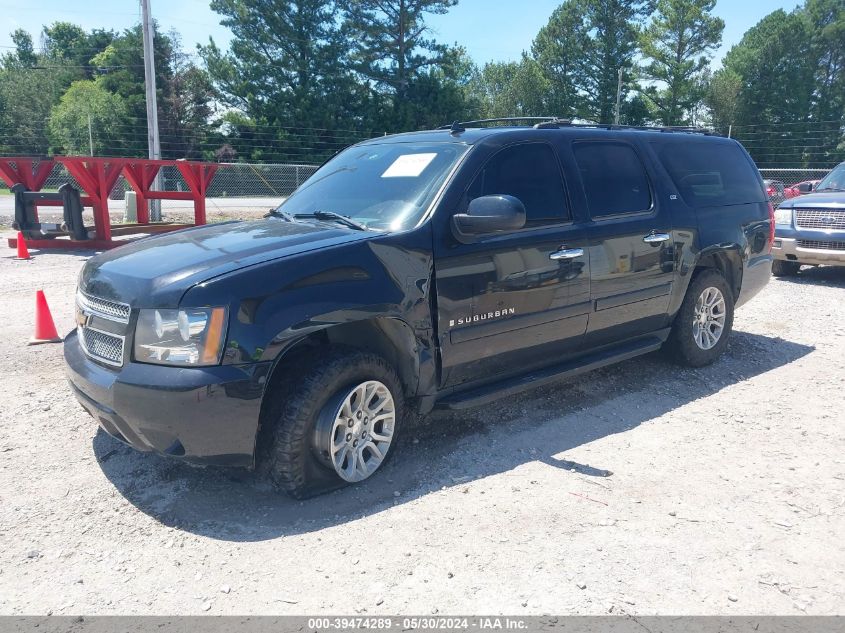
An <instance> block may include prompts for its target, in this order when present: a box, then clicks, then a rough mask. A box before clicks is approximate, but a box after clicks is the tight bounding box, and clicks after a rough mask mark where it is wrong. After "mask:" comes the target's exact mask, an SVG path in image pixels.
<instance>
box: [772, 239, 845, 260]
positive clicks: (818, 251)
mask: <svg viewBox="0 0 845 633" xmlns="http://www.w3.org/2000/svg"><path fill="white" fill-rule="evenodd" d="M808 239H812V240H818V239H819V238H818V237H817V236H816V235H814V236H813V237H811V238H808ZM827 239H828V240H833V238H830V237H828V238H827ZM842 241H843V242H845V237H843V238H842ZM772 255H774V258H775V259H780V260H784V261H793V262H798V263H800V264H811V265H816V266H823V265H830V266H845V250H832V249H830V250H829V249H822V248H804V247H801V246H798V239H796V238H793V237H780V236H777V235H776V236H775V243H774V245H773V246H772Z"/></svg>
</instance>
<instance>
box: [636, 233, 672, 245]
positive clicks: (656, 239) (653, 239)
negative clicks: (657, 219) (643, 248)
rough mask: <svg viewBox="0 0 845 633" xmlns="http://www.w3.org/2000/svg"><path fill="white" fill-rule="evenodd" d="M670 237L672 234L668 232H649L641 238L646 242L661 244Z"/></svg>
mask: <svg viewBox="0 0 845 633" xmlns="http://www.w3.org/2000/svg"><path fill="white" fill-rule="evenodd" d="M671 239H672V236H671V235H669V234H668V233H649V234H648V235H646V236H645V237H644V238H643V242H645V243H646V244H661V243H663V242H668V241H669V240H671Z"/></svg>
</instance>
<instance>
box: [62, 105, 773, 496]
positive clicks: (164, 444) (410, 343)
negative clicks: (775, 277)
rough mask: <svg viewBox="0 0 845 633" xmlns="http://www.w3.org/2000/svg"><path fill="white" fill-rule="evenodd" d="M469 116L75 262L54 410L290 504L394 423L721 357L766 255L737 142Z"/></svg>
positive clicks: (350, 464) (342, 474)
mask: <svg viewBox="0 0 845 633" xmlns="http://www.w3.org/2000/svg"><path fill="white" fill-rule="evenodd" d="M503 122H505V123H507V122H509V121H503ZM485 125H486V122H469V123H465V124H455V125H453V126H452V127H451V128H449V129H442V130H433V131H427V132H419V133H411V134H400V135H396V136H389V137H384V138H378V139H374V140H370V141H366V142H363V143H360V144H358V145H355V146H353V147H351V148H349V149H347V150H345V151H344V152H342V153H340V154H339V155H338V156H336V157H335V158H333V159H332V160H330V161H329V162H328V163H327V164H326V165H324V166H323V167H322V168H321V169H320V170H319V171H317V173H316V174H315V175H314V176H312V177H311V178H310V179H309V180H308V181H306V182H305V183H304V184H303V185H302V186H301V187H300V188H299V189H298V190H297V191H296V192H295V193H294V194H293V195H292V196H291V197H290V198H289V199H288V200H287V201H285V202H284V203H283V204H282V205H281V206H280V207H279V208H278V209H277V210H276V211H275V212H274V214H273V216H274V217H270V218H267V219H265V220H262V221H253V222H228V223H222V224H215V225H210V226H205V227H197V228H191V229H187V230H184V231H181V232H174V233H169V234H165V235H161V236H159V237H153V238H149V239H144V240H141V241H138V242H136V243H134V244H130V245H127V246H123V247H121V248H118V249H115V250H113V251H108V252H105V253H102V254H100V255H97V256H95V257H93V258H91V259H90V260H89V261H88V262H87V263H86V264H85V266H84V268H83V270H82V273H81V275H80V278H79V289H78V294H77V321H78V328H77V329H76V331H75V332H73V333H71V334H70V335H69V336H68V337H67V339H66V340H65V344H64V355H65V361H66V364H67V370H68V376H69V378H70V384H71V387H72V389H73V392H74V393H75V394H76V397H77V398H78V399H79V401H80V402H81V403H82V405H83V407H85V408H86V409H87V410H88V411H89V412H90V413H91V415H92V416H93V417H94V418H95V419H96V420H97V421H98V422H99V424H100V426H101V427H102V428H103V429H104V430H105V431H106V432H107V433H109V434H110V435H112V436H113V437H116V438H117V439H119V440H121V441H123V442H126V443H127V444H129V445H131V446H133V447H135V448H137V449H138V450H141V451H155V452H158V453H161V454H164V455H171V456H177V457H181V458H184V459H187V460H191V461H194V462H200V463H216V464H227V465H236V466H253V465H255V464H256V463H258V464H259V465H261V466H262V469H264V470H266V472H267V473H268V474H269V475H270V477H271V478H272V480H273V481H274V482H275V484H276V485H277V486H278V487H279V488H280V489H282V490H284V491H287V492H288V493H290V494H291V495H293V496H295V497H300V498H301V497H306V496H309V495H312V494H315V493H318V492H322V491H325V490H329V489H333V488H336V487H339V486H341V485H345V484H347V483H353V482H358V481H361V480H364V479H367V478H368V477H370V476H371V475H372V474H373V473H374V472H376V471H377V470H378V469H379V467H380V466H381V465H382V464H383V463H384V461H385V459H387V458H388V457H389V456H390V455H392V454H393V453H394V452H395V449H394V447H395V445H396V441H397V438H398V437H399V434H400V433H401V431H402V429H403V426H405V424H407V422H408V416H409V415H412V414H426V413H428V412H430V411H431V410H432V409H434V408H435V407H437V408H446V409H464V408H466V407H472V406H479V405H485V404H487V403H489V402H491V401H492V400H493V399H495V398H499V397H503V396H509V395H512V394H514V393H516V392H518V391H520V390H523V389H527V388H530V387H536V386H539V385H543V384H546V383H549V382H550V381H553V380H556V379H558V378H561V377H565V376H572V375H574V374H577V373H581V372H584V371H587V370H590V369H593V368H596V367H601V366H604V365H608V364H610V363H615V362H617V361H621V360H625V359H629V358H632V357H635V356H639V355H641V354H646V353H649V352H653V351H655V350H658V349H660V348H666V350H667V351H668V352H669V353H670V354H671V355H672V356H673V357H674V358H675V359H677V360H678V361H679V362H681V363H683V364H686V365H688V366H692V367H700V366H702V365H706V364H708V363H712V362H713V361H715V360H716V359H717V358H718V357H719V356H720V355H721V354H722V352H724V350H725V347H726V345H727V343H728V337H729V335H730V332H731V328H732V324H733V317H734V309H735V308H736V307H739V306H741V305H743V304H744V303H746V302H747V301H748V300H749V299H751V298H752V297H753V296H754V295H755V294H757V293H758V292H759V291H760V290H761V289H762V288H763V287H764V286H765V284H766V283H767V282H768V281H769V278H770V275H771V262H772V256H771V254H770V248H771V242H772V237H773V231H774V222H773V219H772V217H771V212H772V209H771V206H770V205H769V204H768V201H767V200H766V197H765V196H764V190H763V183H762V180H761V178H760V175H759V173H758V172H757V170H756V168H755V166H754V163H753V162H752V160H751V158H750V157H749V156H748V154H747V153H746V152H745V150H744V149H743V148H742V146H741V145H740V144H739V143H737V142H736V141H734V140H731V139H725V138H720V137H715V136H709V135H705V134H697V133H690V132H681V131H673V130H669V129H663V130H657V131H643V130H634V129H617V128H614V129H612V130H611V129H606V128H600V127H594V126H582V125H572V124H570V123H568V122H565V121H558V120H548V121H544V122H543V123H540V124H538V125H537V126H536V127H526V126H520V125H516V124H515V122H512V124H511V125H510V126H508V127H485Z"/></svg>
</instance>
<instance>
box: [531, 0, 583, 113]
mask: <svg viewBox="0 0 845 633" xmlns="http://www.w3.org/2000/svg"><path fill="white" fill-rule="evenodd" d="M587 41H588V34H587V27H586V23H585V20H584V3H583V2H582V0H567V1H566V2H564V3H563V4H562V5H560V6H559V7H558V8H557V9H555V11H554V13H552V16H551V18H549V22H548V23H547V24H546V25H545V26H544V27H543V28H542V29H540V32H539V33H538V34H537V37H536V38H535V39H534V42H533V44H532V46H531V53H532V55H533V57H534V60H535V61H536V62H537V64H539V67H540V70H541V71H542V73H543V75H544V76H545V78H546V81H547V82H548V85H547V86H546V87H547V88H548V90H549V94H548V98H547V99H546V101H547V104H546V105H547V107H548V113H554V114H555V115H558V116H562V117H568V118H574V117H576V116H579V115H580V114H581V112H582V111H583V109H584V103H585V98H584V94H583V92H582V90H581V88H582V85H583V82H582V79H583V76H584V74H583V73H584V50H585V48H586V46H587Z"/></svg>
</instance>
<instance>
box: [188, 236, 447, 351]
mask: <svg viewBox="0 0 845 633" xmlns="http://www.w3.org/2000/svg"><path fill="white" fill-rule="evenodd" d="M431 271H432V265H431V234H430V229H429V227H428V225H425V226H423V227H420V228H419V229H416V230H414V231H409V232H406V233H398V234H376V235H374V236H373V238H372V239H367V240H361V241H357V242H353V243H347V244H341V245H338V246H335V247H331V248H326V249H322V250H319V251H312V252H308V253H303V254H301V255H297V256H294V257H289V258H284V259H279V260H275V261H270V262H266V263H263V264H259V265H255V266H251V267H249V268H245V269H241V270H238V271H235V272H232V273H228V274H226V275H223V276H221V277H218V278H215V279H212V280H209V281H207V282H205V283H203V284H199V285H197V286H195V287H193V288H191V289H190V290H189V291H188V292H187V293H186V294H185V297H184V298H183V302H182V303H183V305H187V306H203V305H226V306H228V307H229V329H228V335H227V341H226V351H225V353H224V355H223V363H224V364H241V363H250V362H260V361H273V362H275V361H276V360H277V359H278V358H279V356H280V355H281V354H283V353H284V352H285V350H287V349H289V348H290V347H291V346H292V345H293V344H295V343H296V342H298V341H300V340H302V339H303V337H307V336H309V335H314V334H317V333H319V332H323V331H328V330H331V329H333V328H337V327H349V326H350V325H352V324H356V323H364V322H372V321H374V320H379V319H386V320H392V321H395V322H399V323H402V324H404V326H406V327H407V328H408V329H409V330H410V332H411V334H412V338H413V339H414V340H415V341H417V342H418V345H417V347H419V348H420V349H422V350H425V349H432V348H433V341H432V336H433V327H432V321H431V309H430V303H429V301H430V297H429V288H430V282H431Z"/></svg>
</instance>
